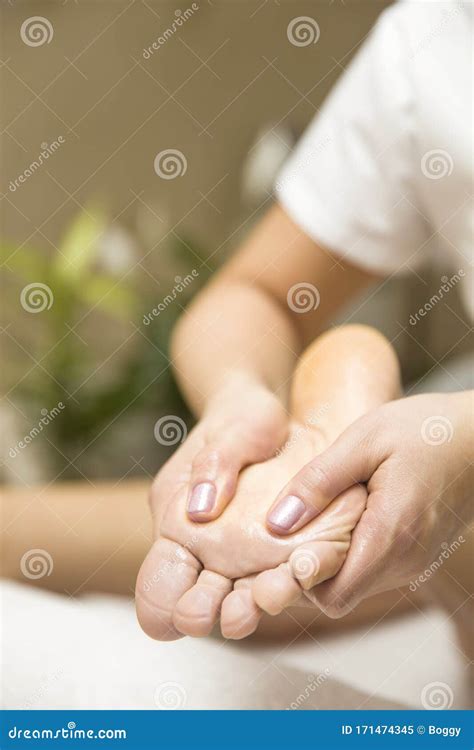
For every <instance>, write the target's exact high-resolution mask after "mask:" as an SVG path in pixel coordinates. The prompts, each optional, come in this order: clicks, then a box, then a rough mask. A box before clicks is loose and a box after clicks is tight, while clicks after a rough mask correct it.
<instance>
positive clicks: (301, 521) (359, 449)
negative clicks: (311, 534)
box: [267, 415, 385, 535]
mask: <svg viewBox="0 0 474 750" xmlns="http://www.w3.org/2000/svg"><path fill="white" fill-rule="evenodd" d="M376 429H377V425H376V422H375V420H374V419H373V418H372V417H371V416H370V415H367V416H364V417H362V418H361V419H358V420H357V421H356V422H355V423H354V424H353V425H351V426H350V427H349V428H348V429H347V430H345V431H344V432H343V433H342V435H341V436H340V437H339V438H338V439H337V440H336V441H335V442H334V443H333V445H332V446H331V447H330V448H328V449H327V450H326V451H324V452H323V453H321V454H320V455H319V456H317V457H316V458H314V459H313V460H312V461H310V462H309V463H308V464H306V466H304V467H303V468H302V469H301V470H300V471H299V472H298V473H297V474H296V475H295V476H294V477H293V479H292V480H291V481H290V482H289V483H288V484H287V485H286V487H285V488H284V490H283V491H282V492H281V493H280V494H279V496H278V497H277V499H276V501H275V503H274V504H273V505H272V507H271V508H270V511H269V513H268V515H267V526H268V527H269V529H270V531H272V532H273V533H275V534H280V535H287V534H292V533H293V532H295V531H298V530H299V529H301V528H302V527H303V526H305V525H306V524H307V523H308V521H311V520H312V519H313V518H315V516H317V515H318V514H319V513H321V511H322V510H324V509H325V508H326V507H327V506H328V505H329V503H330V502H331V501H332V500H333V499H334V498H335V497H337V496H338V495H340V494H341V493H342V492H343V491H344V490H346V489H347V488H348V487H351V486H352V485H354V484H357V483H359V482H366V481H367V480H368V479H369V478H370V476H371V475H372V473H373V472H374V471H375V470H376V468H377V467H378V466H379V464H380V463H381V461H382V460H383V459H384V457H385V455H384V453H383V449H382V447H381V446H380V447H377V445H376V444H375V441H374V440H373V435H374V433H375V431H376Z"/></svg>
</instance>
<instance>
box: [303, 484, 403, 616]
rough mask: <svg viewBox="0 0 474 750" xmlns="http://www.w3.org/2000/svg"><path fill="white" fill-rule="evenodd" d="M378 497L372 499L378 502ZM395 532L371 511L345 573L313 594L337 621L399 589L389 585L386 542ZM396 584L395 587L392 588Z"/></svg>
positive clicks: (355, 540)
mask: <svg viewBox="0 0 474 750" xmlns="http://www.w3.org/2000/svg"><path fill="white" fill-rule="evenodd" d="M375 495H376V493H374V494H373V495H372V497H371V499H372V500H374V499H376V498H375ZM393 538H394V535H393V529H392V528H391V527H390V524H388V525H387V524H386V523H385V522H384V521H383V519H381V518H380V517H379V513H378V512H376V511H374V509H373V508H372V509H371V508H370V507H368V508H367V510H366V511H365V513H364V515H363V516H362V518H361V520H360V522H359V523H358V525H357V527H356V528H355V529H354V532H353V534H352V539H351V543H350V547H349V550H348V552H347V556H346V559H345V560H344V562H343V565H342V568H341V570H340V571H339V572H338V573H337V574H336V575H335V576H334V577H333V578H330V579H328V580H326V581H325V582H324V583H321V584H320V585H319V586H316V587H315V588H314V589H312V591H311V599H312V601H313V602H314V603H315V604H317V605H318V606H319V607H320V608H321V609H322V611H323V612H324V613H325V614H326V615H327V616H328V617H331V618H333V619H337V618H340V617H344V616H345V615H347V614H349V612H351V611H352V610H353V609H354V608H355V607H356V606H357V605H358V604H359V603H360V602H361V601H362V600H363V599H365V598H367V597H368V596H372V595H374V594H377V593H380V592H382V591H386V590H387V589H388V588H393V587H394V586H395V585H398V583H399V582H398V581H397V582H392V581H390V582H389V583H390V585H388V584H387V581H386V572H387V558H386V547H387V545H386V541H387V540H390V539H393ZM392 583H394V585H393V586H392V585H391V584H392Z"/></svg>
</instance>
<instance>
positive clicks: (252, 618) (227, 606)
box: [221, 582, 262, 641]
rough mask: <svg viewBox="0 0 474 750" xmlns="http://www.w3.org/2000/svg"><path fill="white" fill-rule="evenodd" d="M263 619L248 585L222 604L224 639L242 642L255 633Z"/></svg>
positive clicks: (238, 588) (233, 592) (229, 596)
mask: <svg viewBox="0 0 474 750" xmlns="http://www.w3.org/2000/svg"><path fill="white" fill-rule="evenodd" d="M261 617H262V611H261V610H260V609H259V608H258V607H257V605H256V603H255V600H254V598H253V595H252V590H251V588H249V587H248V586H247V585H245V584H244V585H242V586H240V587H239V582H237V583H236V588H235V589H234V591H232V592H231V593H230V594H229V595H228V596H226V598H225V599H224V602H223V604H222V610H221V632H222V635H223V636H224V638H229V639H231V640H236V641H237V640H241V639H242V638H246V637H247V636H249V635H251V634H252V633H254V632H255V630H256V629H257V627H258V623H259V622H260V619H261Z"/></svg>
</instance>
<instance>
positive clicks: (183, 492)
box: [136, 326, 398, 640]
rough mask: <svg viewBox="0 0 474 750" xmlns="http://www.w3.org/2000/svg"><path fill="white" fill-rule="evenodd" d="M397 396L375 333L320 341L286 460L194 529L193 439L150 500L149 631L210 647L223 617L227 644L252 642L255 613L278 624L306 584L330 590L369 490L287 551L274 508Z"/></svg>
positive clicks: (349, 498) (245, 483)
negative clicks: (338, 442) (318, 460)
mask: <svg viewBox="0 0 474 750" xmlns="http://www.w3.org/2000/svg"><path fill="white" fill-rule="evenodd" d="M397 388H398V368H397V363H396V359H395V357H394V354H393V351H392V350H391V348H390V347H389V345H388V344H387V342H385V340H384V339H383V338H382V337H381V336H380V335H379V334H377V333H376V332H374V331H372V330H370V329H367V328H365V327H358V326H352V327H347V328H341V329H336V330H335V331H333V332H331V333H329V334H326V335H325V336H323V337H321V338H320V339H318V341H317V342H316V343H315V344H313V346H312V347H310V348H309V350H307V352H306V353H305V355H304V356H303V357H302V359H301V361H300V364H299V366H298V368H297V371H296V373H295V377H294V381H293V387H292V401H293V403H292V413H293V414H294V419H293V420H292V422H291V424H290V433H289V438H288V441H287V445H286V447H285V450H284V451H283V452H282V453H281V454H279V455H277V456H276V457H274V458H272V459H270V460H267V461H266V462H263V463H261V464H257V465H254V466H251V467H249V468H248V469H246V470H245V471H243V472H242V473H241V475H240V479H239V483H238V488H237V493H236V495H235V497H234V499H233V501H232V503H231V504H230V506H229V507H228V508H227V509H226V511H225V513H224V514H223V515H222V516H221V517H220V518H219V519H217V520H216V521H213V522H212V523H209V524H195V523H193V522H192V521H191V520H190V519H189V518H188V517H187V515H186V500H187V497H188V487H189V475H190V473H191V471H192V457H193V456H194V455H195V450H194V444H193V442H192V441H193V434H191V436H190V438H189V439H188V441H187V442H186V444H185V445H184V446H183V448H182V450H181V453H182V454H183V456H182V458H181V460H182V462H183V464H182V465H183V467H185V466H186V460H188V466H187V471H184V472H183V474H182V475H181V476H178V475H177V473H176V472H172V479H171V478H170V477H168V476H167V475H166V471H164V472H160V474H159V475H158V478H157V481H156V483H155V486H154V490H153V492H152V508H153V510H154V522H155V539H156V541H155V543H154V545H153V547H152V549H151V551H150V553H149V555H148V556H147V558H146V560H145V562H144V564H143V566H142V569H141V571H140V575H139V578H138V581H137V590H136V594H137V611H138V617H139V620H140V622H141V624H142V627H143V628H144V630H145V631H146V632H147V633H148V634H149V635H151V636H152V637H154V638H159V639H163V640H164V639H173V638H177V637H180V636H181V635H182V634H184V633H188V634H191V635H205V634H207V633H209V632H210V630H211V628H212V626H213V625H214V623H215V622H216V620H217V618H218V616H219V610H220V609H221V629H222V631H223V633H224V635H226V636H227V637H244V636H245V635H248V634H249V633H251V632H252V631H253V630H255V628H256V627H257V624H258V620H259V617H260V615H261V609H259V607H257V606H256V603H257V602H258V604H259V605H260V607H261V608H262V609H266V610H267V611H269V612H271V613H272V614H275V613H276V612H278V611H281V610H282V609H283V608H284V607H286V606H289V605H290V604H299V603H301V600H304V601H305V602H307V603H308V601H309V599H311V592H307V594H306V596H305V595H303V593H302V588H303V589H306V588H307V585H306V584H307V582H308V581H310V582H311V584H312V585H314V584H315V583H317V582H321V581H324V580H326V579H327V578H329V577H330V576H332V575H334V574H335V573H336V572H337V571H338V570H339V568H340V567H341V565H342V563H343V560H344V557H345V555H346V552H347V549H348V546H349V542H350V533H351V531H352V529H353V528H354V526H355V524H356V523H357V521H358V519H359V518H360V515H361V513H362V511H363V509H364V506H365V498H366V492H365V488H362V487H359V486H355V487H353V488H351V489H349V490H348V491H347V492H345V493H342V495H341V496H340V497H339V498H338V499H337V500H336V501H334V502H333V503H331V505H330V507H328V508H327V509H326V510H325V511H324V512H322V513H321V514H320V515H319V516H318V518H317V519H315V520H314V521H313V522H312V523H310V524H309V525H308V526H306V527H305V529H304V531H303V532H302V533H299V534H295V535H292V536H291V537H288V538H287V539H278V537H275V536H274V535H273V534H272V533H270V532H269V530H268V529H267V528H266V527H265V512H266V508H267V507H268V497H269V496H271V495H272V494H274V493H276V492H277V491H278V489H279V488H280V487H281V486H282V485H284V484H285V483H286V482H287V481H288V480H289V478H290V477H291V476H292V475H294V474H295V472H297V471H298V470H299V469H301V468H302V467H303V465H304V464H305V463H306V462H307V461H308V460H309V459H310V458H311V457H312V456H314V455H315V454H317V453H319V452H320V451H321V450H322V449H323V448H324V447H326V446H328V445H330V444H331V442H332V441H333V440H334V438H335V437H336V436H337V435H338V434H339V433H340V432H341V431H342V430H343V429H344V427H345V426H347V424H349V423H350V422H351V421H353V419H355V418H356V416H358V415H359V414H361V413H363V412H364V411H367V410H368V409H369V408H370V407H371V406H374V405H375V406H376V405H378V404H379V403H381V402H383V401H384V400H385V399H386V398H390V397H393V396H394V395H396V393H397ZM188 444H189V446H191V447H190V449H189V454H187V453H186V452H185V451H186V446H187V445H188ZM170 463H171V462H170ZM165 469H166V467H165ZM302 544H303V546H302V547H301V549H300V550H298V551H297V552H295V550H296V548H297V547H298V546H301V545H302ZM292 553H293V554H292ZM290 556H291V559H290ZM289 561H290V562H289ZM203 568H204V570H203ZM261 571H263V572H261ZM293 571H294V572H295V575H293ZM259 572H261V574H260V575H257V577H256V578H254V579H247V580H242V579H243V578H245V577H247V576H252V575H254V574H256V573H259ZM235 579H240V580H237V581H236V580H235ZM300 583H301V587H300V585H299V584H300ZM232 589H233V590H232ZM307 596H309V599H308V598H306V597H307Z"/></svg>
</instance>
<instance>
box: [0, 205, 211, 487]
mask: <svg viewBox="0 0 474 750" xmlns="http://www.w3.org/2000/svg"><path fill="white" fill-rule="evenodd" d="M106 231H108V222H107V219H106V217H105V216H104V215H103V214H101V213H100V212H98V211H94V212H92V210H87V211H86V210H85V211H82V212H81V213H79V214H78V215H77V216H76V217H75V219H74V221H73V222H72V224H71V225H70V226H69V228H68V229H67V231H66V233H65V235H64V238H63V240H62V241H61V242H60V244H59V247H58V251H57V252H56V253H55V254H54V256H53V257H52V258H51V257H48V256H47V254H46V253H45V252H44V249H40V248H35V247H33V246H31V245H24V246H22V247H20V248H15V247H14V246H11V245H10V246H9V245H7V244H6V243H3V244H2V247H1V250H2V256H3V257H4V258H5V264H6V267H7V269H9V270H10V271H12V272H13V273H14V274H15V276H16V277H18V279H19V280H20V281H21V283H22V284H25V283H26V284H27V285H31V286H34V284H40V285H45V286H46V287H47V288H49V290H50V291H51V298H52V304H51V305H50V307H49V308H48V309H45V310H44V311H42V312H41V313H40V315H33V316H32V315H31V311H28V310H27V309H26V310H25V309H22V308H21V307H20V306H19V305H18V299H19V295H18V292H17V291H16V307H17V308H18V311H19V314H20V318H19V319H18V321H17V322H16V328H17V330H18V334H19V335H21V334H22V330H23V329H24V328H25V326H26V327H28V326H29V325H30V323H31V325H33V324H34V325H35V326H36V324H37V319H38V318H40V319H41V320H40V322H41V327H40V334H39V335H38V337H37V339H36V338H35V344H34V345H35V348H36V349H37V351H35V354H34V356H35V359H37V360H39V361H40V365H41V366H36V367H33V368H32V370H31V372H30V373H29V374H28V375H27V376H26V377H23V378H21V379H20V382H19V384H18V385H17V386H16V387H15V388H14V393H15V397H16V398H19V399H20V400H21V401H22V403H24V404H26V405H27V409H28V410H29V411H30V413H31V419H32V420H34V417H33V416H32V415H33V413H35V414H36V413H37V410H38V408H42V409H48V410H50V409H53V408H54V407H55V406H56V405H57V404H58V403H59V402H63V403H64V404H65V407H66V408H65V409H64V411H63V412H62V413H61V414H60V415H59V416H58V417H57V418H56V419H55V420H54V421H53V422H51V424H50V425H49V426H48V437H49V438H50V439H51V442H52V443H54V444H55V445H60V446H61V453H62V454H64V456H65V457H66V459H68V458H73V457H74V455H75V453H76V452H77V449H78V447H81V446H84V445H87V443H88V442H89V441H91V440H93V439H94V438H95V437H96V436H97V435H99V434H100V433H101V432H102V431H103V430H104V429H105V428H106V427H107V426H108V425H109V424H110V423H111V422H112V421H113V420H115V419H117V418H118V417H119V416H121V415H122V414H125V415H130V414H133V413H135V412H137V411H142V412H143V411H144V410H145V411H148V412H149V413H152V414H159V413H160V412H161V413H163V412H165V413H174V414H185V412H186V410H185V406H184V404H183V402H182V400H181V398H180V395H179V392H178V390H177V387H176V384H175V381H174V378H173V374H172V370H171V367H170V366H169V360H168V349H169V338H170V333H171V331H172V329H173V326H174V324H175V322H176V320H177V318H178V317H179V315H180V314H181V311H182V308H183V307H185V306H186V304H187V303H188V301H189V299H190V298H191V296H192V295H194V293H195V292H196V291H197V289H198V288H199V286H200V285H201V284H202V282H203V281H205V279H206V277H207V275H208V274H207V272H206V271H205V269H204V266H202V265H201V266H199V273H198V274H197V275H196V277H195V279H194V278H193V283H192V284H189V285H187V286H184V285H183V288H182V289H180V292H179V295H178V296H177V299H176V301H175V303H173V304H169V305H161V308H162V309H160V312H159V314H158V315H155V316H152V320H151V322H150V324H149V325H144V324H143V319H144V316H146V315H147V314H148V313H149V311H150V310H151V309H153V308H154V307H155V306H156V304H157V302H158V303H159V301H160V300H161V299H163V298H165V297H166V296H167V295H169V294H170V292H171V291H172V290H173V285H176V280H175V279H174V277H173V276H172V273H171V272H170V271H171V269H170V267H169V266H170V261H169V259H170V258H171V261H172V266H173V268H174V273H177V272H178V271H179V270H180V269H189V268H191V267H194V268H195V267H196V264H198V265H199V261H198V260H196V256H199V253H198V250H197V249H196V248H195V247H193V245H192V243H190V242H189V241H187V240H186V241H179V240H178V241H177V240H176V239H173V243H172V245H168V248H167V250H168V252H167V253H166V254H164V255H165V257H167V258H168V261H167V266H168V267H166V268H164V269H160V268H158V275H159V276H160V285H159V288H158V289H157V287H156V285H155V284H154V283H153V282H151V281H150V278H151V277H150V276H148V275H147V274H145V273H143V272H138V271H137V270H136V268H134V267H133V265H134V264H132V268H131V269H130V270H129V271H128V272H126V273H124V274H122V278H121V279H120V278H117V275H116V274H113V273H111V272H106V271H104V270H103V269H101V267H100V251H99V247H100V242H99V239H100V237H101V236H103V234H104V233H105V232H106ZM160 270H161V272H162V273H160ZM180 287H181V285H180ZM23 289H25V287H23ZM157 296H158V300H157ZM14 306H15V305H14V301H13V303H12V307H14ZM155 309H156V308H155ZM84 325H87V326H88V327H89V329H92V335H91V337H90V339H91V342H92V343H90V342H89V340H88V341H87V345H85V343H84V341H83V339H82V336H81V335H80V334H78V333H77V331H78V327H80V326H84ZM102 330H103V334H101V331H102ZM107 331H112V332H113V333H114V335H115V336H116V337H117V338H118V340H119V342H120V343H119V344H118V346H117V349H120V350H122V347H123V350H124V351H121V352H120V358H119V361H118V363H117V362H114V363H113V365H114V366H112V361H113V360H114V359H115V357H113V356H110V361H109V358H107V357H106V358H105V360H104V358H103V353H102V351H101V348H102V347H101V335H103V336H104V337H106V336H107ZM124 353H125V354H124ZM104 374H105V377H104ZM28 416H30V415H28ZM131 442H133V436H131ZM55 460H56V461H57V463H58V464H61V457H60V454H58V455H55ZM68 473H69V474H71V473H72V472H71V471H69V472H68Z"/></svg>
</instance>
